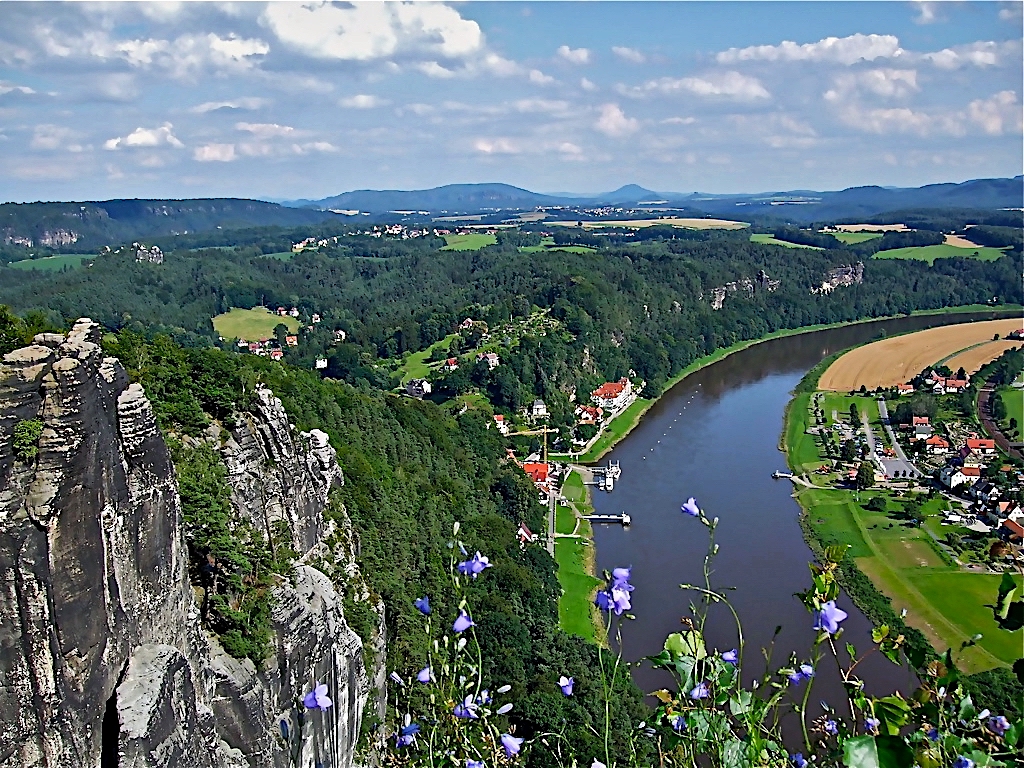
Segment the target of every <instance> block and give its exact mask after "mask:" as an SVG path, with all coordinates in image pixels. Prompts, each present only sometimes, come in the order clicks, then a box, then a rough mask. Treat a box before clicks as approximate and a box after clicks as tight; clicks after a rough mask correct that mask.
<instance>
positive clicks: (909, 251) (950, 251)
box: [874, 244, 1003, 264]
mask: <svg viewBox="0 0 1024 768" xmlns="http://www.w3.org/2000/svg"><path fill="white" fill-rule="evenodd" d="M1002 255H1003V249H1001V248H981V247H978V248H957V247H956V246H955V245H945V244H943V245H918V246H913V247H911V248H893V249H891V250H888V251H879V252H878V253H876V254H875V255H874V258H876V259H917V260H918V261H927V262H928V263H929V264H932V263H934V261H935V260H936V259H949V258H954V257H956V256H962V257H964V258H969V259H980V260H981V261H995V260H996V259H998V258H999V257H1000V256H1002Z"/></svg>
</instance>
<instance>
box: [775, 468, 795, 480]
mask: <svg viewBox="0 0 1024 768" xmlns="http://www.w3.org/2000/svg"><path fill="white" fill-rule="evenodd" d="M792 476H793V473H792V472H783V471H781V470H778V469H776V470H775V471H774V472H772V477H774V478H775V479H776V480H778V479H779V478H783V477H785V478H789V477H792Z"/></svg>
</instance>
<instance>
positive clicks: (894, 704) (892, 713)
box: [875, 696, 910, 736]
mask: <svg viewBox="0 0 1024 768" xmlns="http://www.w3.org/2000/svg"><path fill="white" fill-rule="evenodd" d="M875 717H877V718H878V719H879V720H880V721H881V725H880V728H881V729H882V730H883V731H884V732H885V733H887V734H889V735H890V736H896V735H897V734H899V732H900V728H902V727H903V726H904V725H906V724H907V721H908V720H909V719H910V706H909V705H908V704H907V702H906V701H904V700H903V699H902V698H901V697H899V696H886V697H885V698H882V699H876V700H875Z"/></svg>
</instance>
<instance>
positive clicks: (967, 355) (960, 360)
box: [943, 339, 1024, 373]
mask: <svg viewBox="0 0 1024 768" xmlns="http://www.w3.org/2000/svg"><path fill="white" fill-rule="evenodd" d="M1021 345H1024V341H1013V340H1007V339H1000V340H999V341H986V342H985V343H984V344H978V345H977V346H975V347H971V348H970V349H965V350H964V351H963V352H958V353H957V354H955V355H953V356H952V357H951V358H949V359H948V360H946V362H945V363H943V365H946V366H948V367H949V368H950V370H953V371H956V370H959V369H960V368H963V369H964V370H965V371H967V372H968V373H974V372H975V371H977V370H978V369H979V368H981V366H983V365H985V363H990V362H992V361H993V360H995V359H996V358H997V357H999V356H1000V355H1001V354H1003V352H1005V351H1006V350H1008V349H1016V348H1017V347H1019V346H1021Z"/></svg>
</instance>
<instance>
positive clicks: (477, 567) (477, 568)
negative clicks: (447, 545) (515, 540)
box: [458, 551, 491, 579]
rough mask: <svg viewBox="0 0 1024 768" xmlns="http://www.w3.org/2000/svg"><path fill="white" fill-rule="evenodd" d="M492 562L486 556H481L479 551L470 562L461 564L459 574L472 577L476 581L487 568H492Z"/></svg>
mask: <svg viewBox="0 0 1024 768" xmlns="http://www.w3.org/2000/svg"><path fill="white" fill-rule="evenodd" d="M490 567H491V562H490V560H488V559H487V558H486V557H485V556H484V555H481V554H480V552H479V551H478V552H477V553H476V554H475V555H473V556H472V557H471V558H469V560H466V561H464V562H461V563H459V565H458V568H459V573H461V574H462V575H463V576H472V577H473V578H474V579H475V578H476V577H477V576H479V575H480V574H481V573H483V572H484V569H485V568H490Z"/></svg>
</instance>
